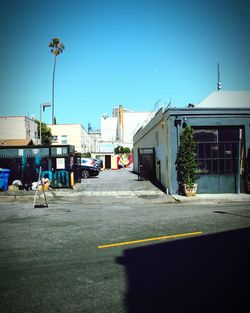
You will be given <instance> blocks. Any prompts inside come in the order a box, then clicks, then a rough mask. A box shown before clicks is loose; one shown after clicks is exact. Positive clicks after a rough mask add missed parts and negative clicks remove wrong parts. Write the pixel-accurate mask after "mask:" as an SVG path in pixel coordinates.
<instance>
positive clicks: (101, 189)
mask: <svg viewBox="0 0 250 313" xmlns="http://www.w3.org/2000/svg"><path fill="white" fill-rule="evenodd" d="M39 194H40V195H41V194H42V192H39ZM34 195H35V191H23V190H19V191H5V192H0V199H3V198H5V199H6V198H9V199H15V200H18V199H24V198H26V197H28V198H34ZM46 196H47V197H49V198H53V199H58V200H59V201H60V199H61V198H69V199H72V200H73V199H74V198H78V199H79V198H81V197H82V198H86V201H91V198H96V199H97V198H99V199H100V200H98V201H102V200H101V198H103V199H104V198H109V199H111V198H112V197H113V198H122V197H124V198H130V200H131V201H133V199H134V200H135V199H139V198H140V199H142V198H145V199H148V200H149V199H153V200H154V202H155V201H157V199H158V201H159V203H160V202H164V203H230V202H234V203H235V202H249V203H250V194H245V193H242V194H197V195H196V196H195V197H185V196H180V195H167V194H165V193H164V192H162V191H161V190H160V189H158V188H157V187H156V186H154V185H153V184H152V183H151V182H150V181H146V180H144V181H140V180H138V176H137V175H136V174H135V173H133V172H132V170H131V169H129V168H126V169H120V170H105V171H102V172H100V174H99V176H98V177H91V178H89V179H82V181H81V183H78V184H76V185H75V187H74V189H73V190H72V189H52V190H48V191H46Z"/></svg>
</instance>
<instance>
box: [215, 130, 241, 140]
mask: <svg viewBox="0 0 250 313" xmlns="http://www.w3.org/2000/svg"><path fill="white" fill-rule="evenodd" d="M238 137H239V129H237V128H229V127H228V128H224V127H222V128H219V129H218V140H219V141H238Z"/></svg>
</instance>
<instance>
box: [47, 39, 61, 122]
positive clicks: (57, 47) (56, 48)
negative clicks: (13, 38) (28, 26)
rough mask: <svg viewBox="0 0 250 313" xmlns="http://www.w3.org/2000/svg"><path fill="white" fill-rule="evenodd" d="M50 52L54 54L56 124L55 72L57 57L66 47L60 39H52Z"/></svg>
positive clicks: (53, 82)
mask: <svg viewBox="0 0 250 313" xmlns="http://www.w3.org/2000/svg"><path fill="white" fill-rule="evenodd" d="M49 48H51V49H50V52H51V53H53V54H54V67H53V79H52V124H56V119H55V116H54V114H55V103H54V87H55V72H56V57H57V56H58V55H59V54H60V53H62V52H63V50H64V49H65V46H64V45H63V44H62V43H61V42H60V39H59V38H56V37H55V38H52V41H51V42H50V43H49Z"/></svg>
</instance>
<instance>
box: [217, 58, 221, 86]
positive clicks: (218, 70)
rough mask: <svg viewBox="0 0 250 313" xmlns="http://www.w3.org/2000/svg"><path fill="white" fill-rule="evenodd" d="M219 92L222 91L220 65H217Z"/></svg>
mask: <svg viewBox="0 0 250 313" xmlns="http://www.w3.org/2000/svg"><path fill="white" fill-rule="evenodd" d="M217 91H221V81H220V63H217Z"/></svg>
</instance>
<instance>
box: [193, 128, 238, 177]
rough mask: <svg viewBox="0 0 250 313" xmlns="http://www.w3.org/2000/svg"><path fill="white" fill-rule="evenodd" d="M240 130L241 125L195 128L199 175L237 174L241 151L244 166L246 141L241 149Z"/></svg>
mask: <svg viewBox="0 0 250 313" xmlns="http://www.w3.org/2000/svg"><path fill="white" fill-rule="evenodd" d="M239 131H240V128H239V127H217V128H202V129H198V128H194V138H195V139H196V141H197V161H198V167H199V170H198V171H199V173H198V174H199V175H228V174H231V175H232V174H235V173H236V171H237V162H238V157H239V153H240V154H241V155H240V159H241V167H242V164H243V157H244V149H243V148H244V143H243V142H241V143H240V149H241V150H240V151H239Z"/></svg>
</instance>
